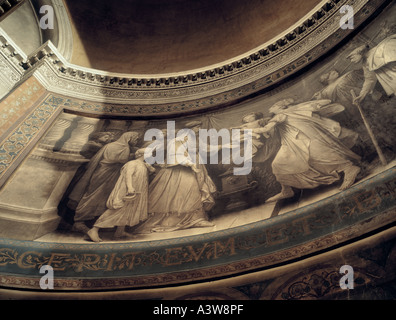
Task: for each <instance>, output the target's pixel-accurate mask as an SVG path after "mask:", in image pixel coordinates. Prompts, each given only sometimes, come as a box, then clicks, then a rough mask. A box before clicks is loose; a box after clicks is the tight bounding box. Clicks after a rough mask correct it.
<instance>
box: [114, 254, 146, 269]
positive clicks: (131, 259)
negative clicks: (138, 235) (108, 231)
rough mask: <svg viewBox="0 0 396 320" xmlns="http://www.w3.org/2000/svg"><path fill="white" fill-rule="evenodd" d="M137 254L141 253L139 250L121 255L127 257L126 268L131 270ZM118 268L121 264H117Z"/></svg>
mask: <svg viewBox="0 0 396 320" xmlns="http://www.w3.org/2000/svg"><path fill="white" fill-rule="evenodd" d="M138 254H141V252H130V253H125V254H123V255H122V257H123V258H125V257H126V258H128V259H127V265H128V270H132V269H133V267H134V265H135V259H136V256H137V255H138ZM118 268H119V269H121V266H118Z"/></svg>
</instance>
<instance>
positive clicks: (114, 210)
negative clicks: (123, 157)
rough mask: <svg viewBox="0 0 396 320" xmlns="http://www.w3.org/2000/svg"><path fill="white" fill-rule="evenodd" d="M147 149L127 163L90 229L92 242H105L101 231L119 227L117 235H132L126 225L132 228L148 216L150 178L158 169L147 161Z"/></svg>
mask: <svg viewBox="0 0 396 320" xmlns="http://www.w3.org/2000/svg"><path fill="white" fill-rule="evenodd" d="M144 150H145V149H139V150H138V151H136V153H135V160H132V161H129V162H127V163H126V164H125V165H124V166H123V167H122V169H121V173H120V177H119V178H118V180H117V183H116V185H115V187H114V189H113V191H112V192H111V194H110V196H109V198H108V200H107V208H108V209H107V210H106V211H105V212H104V213H103V214H102V215H101V216H100V217H99V218H98V220H96V222H95V224H94V226H93V228H92V229H91V230H89V231H88V232H87V234H88V236H89V237H90V238H91V240H92V241H95V242H99V241H102V240H101V238H100V237H99V234H98V231H99V229H102V228H113V227H117V229H116V232H115V235H114V237H115V238H122V237H129V236H130V234H129V233H127V232H125V227H126V226H128V227H133V226H136V225H138V224H139V223H141V222H142V221H145V220H146V219H147V218H148V180H149V174H150V173H153V172H154V171H155V169H154V168H153V167H152V166H151V165H149V164H148V163H146V162H145V161H144Z"/></svg>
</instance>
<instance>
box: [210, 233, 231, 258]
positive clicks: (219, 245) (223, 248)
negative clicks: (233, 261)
mask: <svg viewBox="0 0 396 320" xmlns="http://www.w3.org/2000/svg"><path fill="white" fill-rule="evenodd" d="M227 248H229V250H230V256H232V255H234V254H235V238H229V239H228V241H227V243H226V244H225V245H223V244H222V243H221V242H220V241H215V242H214V257H213V258H214V259H217V258H218V257H219V255H218V253H219V250H218V249H220V252H221V253H223V254H224V252H225V251H226V250H227Z"/></svg>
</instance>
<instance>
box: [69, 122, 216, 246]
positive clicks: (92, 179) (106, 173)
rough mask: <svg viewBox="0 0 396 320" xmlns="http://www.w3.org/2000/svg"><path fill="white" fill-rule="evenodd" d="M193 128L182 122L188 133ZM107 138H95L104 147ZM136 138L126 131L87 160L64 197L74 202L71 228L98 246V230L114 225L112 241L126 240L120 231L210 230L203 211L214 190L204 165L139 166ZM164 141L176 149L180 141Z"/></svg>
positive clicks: (139, 147)
mask: <svg viewBox="0 0 396 320" xmlns="http://www.w3.org/2000/svg"><path fill="white" fill-rule="evenodd" d="M198 125H200V122H199V121H193V122H191V123H189V124H188V126H189V127H190V128H191V129H193V130H198V129H199V126H198ZM109 139H111V135H110V134H107V133H102V134H101V135H100V138H99V140H101V141H103V142H105V143H106V142H107V141H109ZM141 140H142V139H141V135H140V134H139V133H138V132H126V133H124V134H122V135H121V137H120V138H119V139H118V140H116V141H114V142H110V143H107V144H105V145H104V146H103V147H102V148H101V149H100V150H99V151H98V152H97V153H96V154H95V155H94V156H93V157H92V159H91V160H90V162H89V164H88V166H87V168H86V171H85V172H84V174H83V175H82V176H81V178H80V179H79V181H78V182H77V183H76V185H75V186H74V188H73V190H72V192H71V193H70V195H69V203H70V206H72V205H73V204H77V206H76V207H75V215H74V225H73V230H75V231H79V232H83V233H86V234H87V235H88V236H89V237H90V239H91V240H93V241H95V242H98V241H101V239H100V237H99V233H98V231H99V230H100V229H101V228H113V227H117V228H116V232H115V238H122V237H129V236H130V234H129V233H127V232H126V231H125V227H135V226H137V229H135V230H134V231H135V232H137V233H145V232H165V231H175V230H181V229H186V228H191V227H209V226H213V224H212V223H211V222H210V221H209V219H208V215H207V212H208V211H209V210H210V209H211V208H212V207H213V205H214V194H215V193H216V191H217V189H216V186H215V184H214V183H213V181H212V179H211V178H210V177H209V175H208V173H207V170H206V168H205V166H204V165H200V164H194V163H192V162H184V163H183V164H180V163H174V164H165V165H160V166H157V168H154V167H153V166H152V165H150V164H148V163H147V162H145V157H144V154H145V149H146V147H147V143H146V144H145V143H144V142H142V141H141ZM170 143H173V144H174V145H175V148H174V150H178V147H179V146H180V145H181V144H182V143H183V141H182V140H180V139H174V140H172V141H171V142H170ZM135 150H136V151H135ZM131 152H132V153H133V154H132V156H131ZM153 174H154V175H155V176H154V178H151V179H150V175H153ZM149 181H150V183H149ZM92 220H96V221H95V223H94V225H93V227H92V228H90V229H89V228H88V227H87V222H89V221H92Z"/></svg>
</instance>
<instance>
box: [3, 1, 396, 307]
mask: <svg viewBox="0 0 396 320" xmlns="http://www.w3.org/2000/svg"><path fill="white" fill-rule="evenodd" d="M1 2H2V1H0V3H1ZM44 2H45V3H47V2H50V3H53V4H54V8H55V9H56V10H55V11H54V12H55V13H56V14H57V17H58V18H59V19H57V23H58V26H59V25H62V23H66V22H68V21H69V20H68V19H69V18H70V17H69V16H68V15H67V14H68V12H67V10H66V9H67V8H66V6H63V4H67V3H69V4H70V6H69V8H70V9H71V10H72V11H71V12H72V16H71V18H73V12H75V14H77V15H76V17H78V19H75V20H73V19H71V20H70V22H71V23H72V22H74V23H76V30H82V29H81V28H82V27H83V28H85V27H92V26H91V24H92V21H89V23H85V20H84V19H85V17H86V15H85V13H86V12H87V11H89V8H92V9H93V12H92V16H95V15H94V12H97V13H100V15H99V16H98V17H100V19H99V18H98V19H96V20H98V23H99V20H100V22H103V21H110V20H111V19H110V17H112V14H114V15H115V14H117V12H118V13H121V17H124V18H125V17H126V16H127V15H126V12H125V11H126V10H125V6H128V8H133V9H134V11H133V12H134V14H136V16H139V18H140V15H141V10H140V9H139V8H140V5H141V6H142V8H145V10H146V11H145V12H146V14H148V13H151V12H156V13H157V15H153V16H152V15H150V19H149V21H153V22H154V20H155V21H156V19H154V17H159V16H161V17H162V16H163V13H162V9H161V10H159V9H158V8H157V9H155V10H154V7H156V6H154V3H155V4H157V2H158V1H156V0H155V1H154V0H153V1H151V2H150V1H149V2H147V3H146V1H129V0H128V1H123V2H122V3H121V4H120V3H117V4H112V3H110V2H109V1H105V0H103V1H99V0H98V1H97V3H95V5H96V4H97V5H98V8H93V7H92V4H90V3H91V2H90V3H88V2H87V3H86V4H85V5H83V6H82V4H77V3H74V1H64V0H51V1H44ZM44 2H43V1H37V8H33V7H31V4H32V2H30V1H24V4H21V8H22V9H23V10H22V11H19V15H18V14H17V15H14V16H12V15H10V16H9V17H11V18H12V19H10V20H9V21H11V22H12V23H14V24H15V25H17V24H18V25H19V24H20V17H22V16H23V15H24V14H27V12H31V17H32V19H30V20H31V21H30V20H29V21H30V22H29V23H30V24H33V25H34V26H36V22H37V21H36V19H33V18H34V17H36V15H34V14H35V13H34V12H35V11H34V10H36V11H37V9H39V6H40V5H39V4H41V3H44ZM72 2H73V5H72V4H71V3H72ZM160 2H161V6H159V8H165V7H167V8H168V9H172V8H176V7H177V8H179V9H180V10H181V9H182V10H183V12H184V10H185V9H186V10H187V9H189V10H188V11H189V12H193V11H194V10H195V9H192V8H190V6H189V5H187V3H184V1H176V2H175V3H173V2H172V3H170V2H169V3H168V2H167V3H165V2H163V1H160ZM209 2H210V1H209ZM209 2H208V3H206V2H205V1H198V2H197V4H196V5H197V6H198V7H201V6H202V8H203V11H202V12H201V15H198V17H201V16H203V12H207V11H210V12H211V13H213V16H210V17H208V18H207V20H205V21H212V20H213V19H212V18H213V17H216V19H217V17H218V12H214V11H216V10H215V9H214V8H217V6H218V8H222V7H224V9H227V10H226V11H227V12H228V13H227V14H231V13H232V19H231V20H233V19H234V14H236V12H239V13H240V14H241V15H240V16H239V18H235V19H236V20H235V21H234V20H233V21H230V23H231V22H232V23H231V24H232V25H233V26H234V25H236V26H238V27H239V23H237V22H238V21H242V20H243V22H244V23H245V22H246V21H249V23H246V25H248V24H252V23H251V21H250V20H249V19H245V18H246V16H247V13H246V12H245V9H247V8H249V10H250V11H249V12H251V13H252V17H253V16H255V17H256V18H257V19H258V20H260V21H262V23H263V24H266V23H267V21H266V19H264V18H265V16H260V17H259V15H260V14H261V11H260V10H262V9H263V8H265V10H267V8H266V5H267V4H269V3H272V2H271V1H268V2H266V1H248V2H246V3H243V4H242V2H240V1H230V4H229V3H228V2H229V1H220V2H221V3H222V5H219V4H212V3H209ZM226 2H227V4H226ZM10 3H11V1H10ZM12 3H14V4H15V6H17V5H16V1H14V2H12ZM136 3H139V6H136ZM216 3H217V2H216ZM288 3H289V4H287V3H286V2H285V1H281V2H280V4H279V6H280V7H281V8H282V10H283V9H285V8H286V9H289V8H295V6H298V5H296V3H295V2H293V1H288ZM310 3H311V4H310V5H308V4H305V1H304V4H305V5H307V6H309V7H310V8H311V7H312V6H313V5H314V4H315V8H313V9H312V11H310V13H304V14H303V16H304V18H303V20H301V21H300V22H301V23H300V22H297V21H295V22H293V23H292V22H290V25H291V26H290V30H289V29H287V30H285V28H284V26H283V25H282V27H281V29H282V30H285V31H284V32H285V36H283V34H282V35H279V33H278V31H276V34H278V36H276V35H274V36H276V38H273V36H270V35H268V37H269V39H268V40H265V41H266V42H265V43H262V42H264V40H262V39H261V35H262V33H263V32H264V31H262V30H261V31H260V32H261V33H257V34H255V35H254V37H258V38H259V39H260V40H259V43H260V44H259V45H258V46H255V47H254V48H256V49H257V50H256V49H251V51H249V52H248V53H246V56H245V57H243V55H241V54H240V53H238V55H234V54H231V55H232V57H234V58H235V59H234V58H232V59H231V58H226V56H223V55H221V57H223V58H224V61H223V62H221V61H220V62H219V61H217V60H216V61H215V62H214V64H210V65H209V66H207V67H205V66H202V68H201V67H197V68H195V67H194V68H191V69H183V68H184V67H183V64H182V63H181V65H180V66H179V65H178V67H180V68H181V69H180V70H186V71H180V70H179V69H177V70H178V71H175V72H172V73H163V74H159V73H142V74H138V73H136V74H127V72H128V70H129V69H128V68H134V66H136V65H138V64H139V61H141V60H136V61H134V62H133V63H131V65H129V66H126V65H125V70H121V71H120V72H125V73H113V71H112V69H106V68H105V66H106V65H107V67H109V68H110V65H112V63H113V62H114V63H116V65H117V66H119V67H121V68H122V67H123V66H124V64H125V63H124V61H125V60H122V59H121V57H120V59H119V61H115V60H116V59H118V54H116V52H117V51H116V50H113V49H116V48H117V46H116V43H115V47H114V48H112V47H111V45H109V49H108V48H107V47H106V46H104V45H103V44H104V43H106V42H107V41H108V40H106V39H110V32H111V31H114V30H116V29H117V30H118V28H119V27H120V26H126V25H127V22H128V21H127V20H126V19H124V20H122V21H120V24H114V25H113V24H106V23H104V24H103V28H105V29H106V30H104V31H103V32H104V33H103V34H102V33H101V32H100V31H97V30H96V29H95V26H96V25H94V27H92V29H90V31H89V32H95V33H97V34H98V35H100V37H99V36H98V38H97V39H99V38H102V39H100V41H99V40H98V41H99V42H98V43H96V42H97V41H96V40H95V39H96V38H95V39H94V38H92V36H93V33H85V35H87V34H88V35H90V37H89V38H90V39H89V41H87V42H86V41H84V40H87V39H83V37H82V36H83V35H84V33H82V34H79V35H78V37H77V35H76V34H73V35H72V31H73V30H72V29H71V30H70V32H71V33H70V37H72V38H73V39H77V40H78V41H79V40H81V43H80V45H79V44H78V43H77V45H76V46H74V42H73V46H72V47H73V50H74V49H76V50H77V51H76V52H77V53H78V52H79V51H78V50H79V49H81V50H82V49H88V48H89V49H92V48H96V47H95V46H96V45H98V46H99V47H102V49H103V48H104V49H105V50H103V51H106V52H102V54H105V55H104V56H100V57H99V54H98V57H97V58H98V60H95V61H96V62H98V61H99V62H100V61H102V62H103V65H102V67H103V68H101V67H100V66H99V67H98V68H96V67H97V65H96V66H94V65H93V64H88V61H86V63H87V64H83V65H81V64H79V63H78V61H80V62H81V61H82V62H81V63H85V62H84V61H83V60H84V59H82V60H77V61H75V60H72V59H71V58H70V55H72V52H71V51H72V48H71V47H68V43H69V42H68V41H69V40H70V39H71V38H70V39H69V38H68V37H67V36H65V37H63V38H61V37H57V34H56V32H55V31H54V32H50V31H48V30H47V31H46V32H45V34H44V33H43V36H45V37H49V38H50V40H49V41H47V42H45V43H41V42H40V41H41V40H43V39H44V38H43V39H41V38H40V39H39V37H37V39H36V40H37V42H38V44H37V46H39V48H38V49H37V50H36V51H34V52H33V53H32V54H30V55H28V54H26V55H25V54H24V53H23V51H22V49H21V48H19V47H18V45H17V44H16V42H15V43H14V40H12V39H13V38H14V37H15V39H19V38H18V32H17V31H15V30H19V29H18V28H17V29H15V30H14V28H13V26H14V24H10V25H8V26H9V27H8V29H7V30H5V29H3V27H2V26H3V25H7V23H8V22H7V21H6V19H8V18H6V19H4V20H2V13H1V12H0V69H1V71H2V72H0V80H2V81H3V80H4V84H3V83H0V98H1V99H0V100H1V101H0V113H1V115H0V140H1V143H0V299H1V298H2V297H7V299H8V296H11V297H16V298H18V297H21V296H22V295H24V296H27V297H34V298H35V297H42V298H46V297H51V299H52V298H54V299H56V298H58V297H60V298H61V299H64V298H67V297H73V296H74V297H78V299H80V298H88V299H91V298H105V297H110V298H111V299H116V298H117V297H121V298H123V299H124V298H125V297H130V298H137V299H152V301H156V302H158V301H161V300H162V299H166V298H170V299H175V300H187V299H212V298H214V299H225V300H231V299H242V300H248V299H258V300H259V299H279V300H300V299H327V298H328V299H354V298H365V299H367V298H368V297H369V298H371V297H390V298H392V299H393V298H394V297H395V289H394V288H395V286H394V284H395V279H396V273H395V263H396V242H395V232H396V227H395V209H396V196H395V195H396V167H395V165H396V135H395V129H396V119H395V107H396V5H395V3H394V2H392V1H387V0H370V1H366V0H353V1H352V0H342V1H335V0H334V1H316V0H312V1H310ZM55 4H56V5H55ZM274 4H275V2H274ZM291 4H293V5H291ZM179 5H183V6H182V7H179ZM256 5H259V7H260V10H258V9H257V8H256ZM344 5H348V7H349V8H350V9H353V10H354V19H355V20H354V22H355V25H353V26H352V27H353V28H354V29H344V28H343V27H342V26H341V25H340V24H339V21H338V20H339V18H341V17H344V16H343V12H341V11H342V10H341V7H343V6H344ZM349 5H350V6H349ZM74 6H76V7H74ZM1 7H2V5H1V4H0V9H1ZM234 7H235V8H236V9H235V10H231V9H232V8H234ZM3 8H4V6H3ZM73 8H74V9H73ZM136 8H137V9H136ZM193 8H195V7H193ZM252 8H254V9H252ZM110 9H111V12H108V10H110ZM17 10H18V8H17V7H15V11H16V12H17V13H18V11H17ZM113 10H115V11H114V12H113ZM117 10H118V11H117ZM0 11H1V10H0ZM158 11H161V12H158ZM234 11H235V12H234ZM290 11H291V10H290ZM172 12H173V11H172ZM175 12H179V11H175ZM282 12H283V11H282ZM253 13H254V15H253ZM124 14H125V15H124ZM159 14H160V15H159ZM227 14H226V15H224V16H222V19H223V20H224V21H225V20H226V18H227V17H228V16H227ZM268 15H269V13H268ZM248 16H249V15H248ZM286 16H287V15H286ZM286 16H285V17H283V18H285V19H286ZM101 17H103V18H104V17H105V18H106V19H102V18H101ZM230 17H231V16H230ZM263 17H264V18H263ZM307 17H309V18H307ZM259 18H260V19H259ZM142 19H143V16H142ZM238 19H239V20H238ZM80 20H81V21H80ZM82 20H84V21H82ZM102 20H103V21H102ZM185 20H186V21H187V20H188V21H187V22H188V23H190V19H188V18H185ZM197 20H200V19H197ZM223 20H222V21H223ZM286 20H287V19H286ZM222 21H221V22H219V21H217V20H216V23H220V24H222ZM252 21H253V20H252ZM254 21H256V20H254ZM3 22H5V23H3ZM82 22H83V23H82ZM156 22H157V21H156ZM161 23H162V21H161ZM277 23H278V22H277ZM193 24H194V27H196V25H195V24H196V23H195V22H194V23H193ZM199 24H200V25H202V24H203V23H202V21H199ZM132 25H135V24H132ZM155 25H157V24H155ZM171 25H172V28H173V26H174V22H172V23H171ZM188 25H190V24H188ZM288 25H289V24H288ZM139 26H140V27H142V26H145V27H146V25H145V23H144V19H143V20H141V21H140V20H139ZM36 27H37V28H39V27H38V26H36ZM174 27H175V30H178V29H180V25H179V24H177V25H176V26H174ZM208 27H210V28H212V27H211V26H208ZM25 29H26V27H25ZM224 29H225V28H224ZM239 29H241V28H239ZM255 29H258V27H257V26H255V27H254V28H253V27H252V28H251V29H249V30H250V31H249V32H253V31H254V30H255ZM11 30H14V31H13V32H12V33H10V35H9V34H8V33H7V32H9V31H11ZM138 30H143V29H138ZM153 30H154V29H153ZM172 30H173V29H172ZM192 30H195V29H191V30H189V32H190V31H191V32H193V31H192ZM202 30H205V29H202ZM202 30H199V31H200V34H199V40H202V38H201V37H203V38H204V40H205V41H209V40H208V39H207V38H206V37H205V36H204V34H205V32H203V31H202ZM216 30H218V29H215V31H216ZM225 30H226V29H225ZM61 31H62V32H66V31H67V30H66V31H65V30H63V29H62V30H60V29H59V32H61ZM151 31H152V29H151V27H150V26H148V28H147V33H144V34H149V33H150V32H151ZM161 31H164V32H165V31H166V28H165V29H164V30H161ZM226 31H227V32H228V31H230V30H228V29H227V30H226ZM37 32H38V33H37V34H40V32H41V31H40V30H37ZM87 32H88V31H87ZM165 33H166V32H165ZM242 33H243V34H244V35H246V34H247V33H248V30H243V32H242ZM106 34H107V36H108V38H107V37H105V36H104V35H106ZM229 34H231V35H232V39H234V34H233V33H232V32H230V33H229ZM62 35H63V34H62ZM66 35H67V34H66ZM160 35H162V33H158V36H160ZM27 36H28V34H24V35H23V37H22V38H23V39H24V38H26V37H27ZM79 36H81V39H79V38H80V37H79ZM211 37H212V38H211V39H215V38H216V37H218V32H217V31H216V32H213V34H211ZM58 38H59V39H58ZM91 38H92V39H91ZM181 38H183V37H181ZM184 38H186V37H184ZM184 38H183V39H184ZM239 38H240V36H238V37H235V41H237V40H238V39H239ZM126 39H127V38H124V35H121V34H119V35H118V36H116V37H115V39H113V40H114V42H117V41H118V42H119V44H122V43H121V42H122V41H126ZM128 39H129V38H128ZM142 39H143V40H144V41H143V42H144V44H146V43H148V42H149V41H148V40H147V39H146V38H145V37H143V36H142ZM149 39H150V38H149ZM161 39H162V36H161ZM164 39H165V40H164ZM164 39H163V41H167V39H168V38H167V37H166V38H164ZM229 39H230V38H229ZM271 39H276V40H271ZM58 40H59V43H55V42H57V41H58ZM241 40H243V41H245V40H246V41H247V40H248V39H241ZM183 41H184V40H183ZM243 41H242V43H244V42H243ZM153 42H154V41H153ZM155 44H156V46H158V43H155ZM182 44H183V46H186V47H188V49H191V50H192V51H194V50H193V48H194V46H192V45H191V46H190V45H187V44H185V43H184V42H183V43H182ZM32 45H33V44H32ZM173 45H175V43H173ZM216 45H219V44H216ZM231 45H232V43H231V44H230V46H231ZM79 46H80V47H81V48H80V47H79ZM84 46H85V47H86V48H85V47H84ZM133 46H134V44H131V43H129V42H128V43H127V47H125V48H132V47H133ZM180 46H181V45H180ZM119 48H121V47H119ZM122 48H124V47H123V46H122ZM150 48H151V47H150ZM175 48H176V49H175V50H174V51H175V52H177V54H176V56H173V55H171V54H169V55H167V54H164V52H162V51H160V52H157V51H156V52H154V53H156V54H158V55H159V56H162V57H164V59H165V56H171V57H170V58H172V59H173V60H172V59H171V60H172V61H173V62H175V61H176V58H177V56H179V57H180V56H184V57H185V58H186V63H188V64H186V65H188V66H190V65H191V64H189V63H193V62H194V63H196V61H194V59H193V57H191V56H189V55H188V54H187V52H184V51H183V50H181V49H180V48H179V46H178V45H175ZM201 49H202V47H199V50H201ZM206 49H207V52H206V51H205V50H202V52H201V51H199V52H195V53H197V55H198V56H199V57H201V58H205V59H206V58H208V60H205V61H211V59H214V58H215V57H209V56H207V57H205V56H204V55H205V54H206V53H208V54H209V52H211V49H210V46H209V47H208V48H206ZM147 50H148V49H147ZM172 50H173V49H172ZM197 50H198V49H197ZM222 50H225V51H227V50H229V47H225V48H222ZM107 51H108V52H107ZM153 51H154V50H153ZM118 52H120V51H118ZM170 52H173V51H170ZM219 52H220V51H219ZM221 52H223V51H221ZM86 53H87V57H88V54H89V56H90V57H92V53H91V52H89V51H88V50H87V52H86ZM93 53H94V54H96V52H93ZM212 53H214V52H212ZM122 54H123V55H124V56H123V59H126V58H127V59H129V57H128V50H124V51H123V52H122ZM179 54H180V55H179ZM227 54H228V53H227ZM76 56H77V57H78V58H79V55H78V54H77V55H76ZM106 57H107V58H106ZM242 57H243V58H242ZM69 58H70V59H69ZM102 58H103V59H102ZM110 58H111V59H110ZM143 58H144V59H146V58H147V57H146V55H144V56H143V55H140V59H143ZM167 58H168V57H167ZM209 58H210V59H209ZM106 59H109V60H108V61H107V60H106ZM130 59H133V53H131V57H130ZM216 59H217V58H216ZM110 60H111V61H110ZM106 61H107V63H108V64H106ZM161 61H162V60H161ZM161 61H156V63H157V64H160V63H161ZM164 61H167V60H166V59H165V60H164ZM231 61H232V63H231ZM92 62H94V61H92ZM175 63H176V62H175ZM197 63H198V62H197ZM164 65H165V63H164ZM194 66H195V64H194ZM213 66H215V67H213ZM141 67H148V68H149V70H152V68H156V67H155V66H154V65H150V63H148V62H147V64H146V66H144V65H142V66H141ZM168 67H169V68H171V67H172V66H171V65H169V66H168ZM212 67H213V68H214V69H213V70H212ZM165 69H166V68H164V70H165ZM3 70H5V72H3ZM161 70H163V69H161V68H160V69H157V72H160V71H161ZM166 70H168V69H166ZM114 72H116V71H114ZM144 75H146V76H144ZM6 78H9V79H8V80H9V81H8V82H7V81H6V80H7V79H6ZM0 82H1V81H0ZM43 267H44V268H48V269H46V270H49V271H51V270H52V271H54V277H53V280H54V283H53V285H54V286H53V287H52V288H43V286H42V280H43V279H45V276H47V274H46V275H45V276H43V274H42V268H43ZM345 267H346V268H345ZM349 267H350V268H349ZM340 270H341V271H340ZM342 270H344V271H345V270H346V271H347V272H348V273H346V272H344V271H342ZM350 270H351V272H349V271H350ZM352 270H353V271H352ZM44 271H45V270H44ZM49 271H48V272H49ZM353 272H354V273H353ZM48 274H49V273H48ZM346 275H349V276H351V277H354V278H353V280H354V281H355V282H354V285H355V288H354V290H349V289H350V287H351V286H352V284H353V282H352V280H351V281H349V279H350V278H349V277H347V279H348V281H347V282H348V285H349V287H347V289H348V290H345V288H343V287H342V286H341V282H340V281H341V279H345V276H346ZM344 284H345V283H344ZM44 287H45V286H44ZM14 289H15V290H14ZM47 289H54V290H52V291H49V290H47ZM29 290H31V292H30V293H29ZM45 290H47V291H45ZM25 294H27V295H25Z"/></svg>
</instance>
